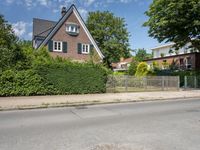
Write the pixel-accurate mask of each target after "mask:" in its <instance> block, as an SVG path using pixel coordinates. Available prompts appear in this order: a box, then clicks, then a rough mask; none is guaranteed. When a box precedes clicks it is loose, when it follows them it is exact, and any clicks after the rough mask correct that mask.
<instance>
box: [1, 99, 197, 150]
mask: <svg viewBox="0 0 200 150" xmlns="http://www.w3.org/2000/svg"><path fill="white" fill-rule="evenodd" d="M0 150H200V100H198V99H196V100H195V99H194V100H176V101H175V100H172V101H163V102H161V101H160V102H141V103H124V104H110V105H98V106H86V107H84V106H83V107H76V108H74V107H70V108H52V109H37V110H21V111H2V112H0Z"/></svg>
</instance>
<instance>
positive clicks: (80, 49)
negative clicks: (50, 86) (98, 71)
mask: <svg viewBox="0 0 200 150" xmlns="http://www.w3.org/2000/svg"><path fill="white" fill-rule="evenodd" d="M61 15H62V16H61V18H60V19H59V21H58V22H55V21H50V20H44V19H38V18H34V19H33V39H32V43H33V47H34V48H35V49H40V48H42V47H46V48H47V49H48V51H49V53H50V55H51V56H52V57H57V56H59V57H62V58H70V59H72V60H75V61H80V62H84V61H87V60H89V59H91V55H92V56H93V58H95V61H98V62H101V61H102V60H103V58H104V56H103V54H102V52H101V50H100V49H99V47H98V46H97V44H96V42H95V40H94V39H93V37H92V36H91V34H90V32H89V31H88V29H87V27H86V25H85V23H84V21H83V19H82V17H81V16H80V14H79V12H78V10H77V8H76V7H75V5H72V6H71V7H70V8H69V9H68V10H66V8H65V7H63V8H62V11H61Z"/></svg>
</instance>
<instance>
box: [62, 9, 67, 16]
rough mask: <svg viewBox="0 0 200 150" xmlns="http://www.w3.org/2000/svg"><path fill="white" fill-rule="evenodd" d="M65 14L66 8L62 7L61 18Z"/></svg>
mask: <svg viewBox="0 0 200 150" xmlns="http://www.w3.org/2000/svg"><path fill="white" fill-rule="evenodd" d="M66 12H67V10H66V7H62V10H61V15H62V17H63V16H64V15H65V14H66Z"/></svg>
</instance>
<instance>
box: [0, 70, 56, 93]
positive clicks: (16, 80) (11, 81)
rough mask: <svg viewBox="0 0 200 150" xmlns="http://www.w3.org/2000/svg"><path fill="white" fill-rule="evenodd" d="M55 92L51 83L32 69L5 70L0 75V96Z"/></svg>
mask: <svg viewBox="0 0 200 150" xmlns="http://www.w3.org/2000/svg"><path fill="white" fill-rule="evenodd" d="M44 94H56V90H55V88H54V87H53V86H52V85H48V84H46V83H45V82H44V80H43V79H42V78H41V76H39V75H38V74H37V73H36V72H35V71H33V70H24V71H17V72H15V71H12V70H6V71H4V72H3V73H2V74H1V75H0V96H28V95H44Z"/></svg>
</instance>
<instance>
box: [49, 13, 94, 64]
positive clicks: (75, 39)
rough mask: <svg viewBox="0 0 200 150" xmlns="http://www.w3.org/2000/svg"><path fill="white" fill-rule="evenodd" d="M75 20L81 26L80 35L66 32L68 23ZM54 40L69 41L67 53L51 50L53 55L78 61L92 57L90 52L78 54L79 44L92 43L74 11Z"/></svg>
mask: <svg viewBox="0 0 200 150" xmlns="http://www.w3.org/2000/svg"><path fill="white" fill-rule="evenodd" d="M67 22H73V23H76V24H78V25H79V26H80V28H79V35H78V36H71V35H69V34H68V33H67V32H66V23H67ZM52 40H53V41H63V42H67V53H62V52H50V55H51V56H52V57H56V56H60V57H63V58H70V59H72V60H77V61H85V60H89V59H90V55H89V54H78V51H77V44H78V43H83V44H91V41H90V40H89V38H88V37H87V35H86V33H85V31H84V29H83V27H82V26H81V24H80V23H79V21H78V19H77V18H76V16H75V14H74V13H73V12H72V13H71V14H70V15H69V17H68V18H67V20H66V21H65V22H64V23H63V25H62V26H61V27H60V29H59V30H58V31H57V32H56V34H55V35H54V36H53V38H52Z"/></svg>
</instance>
